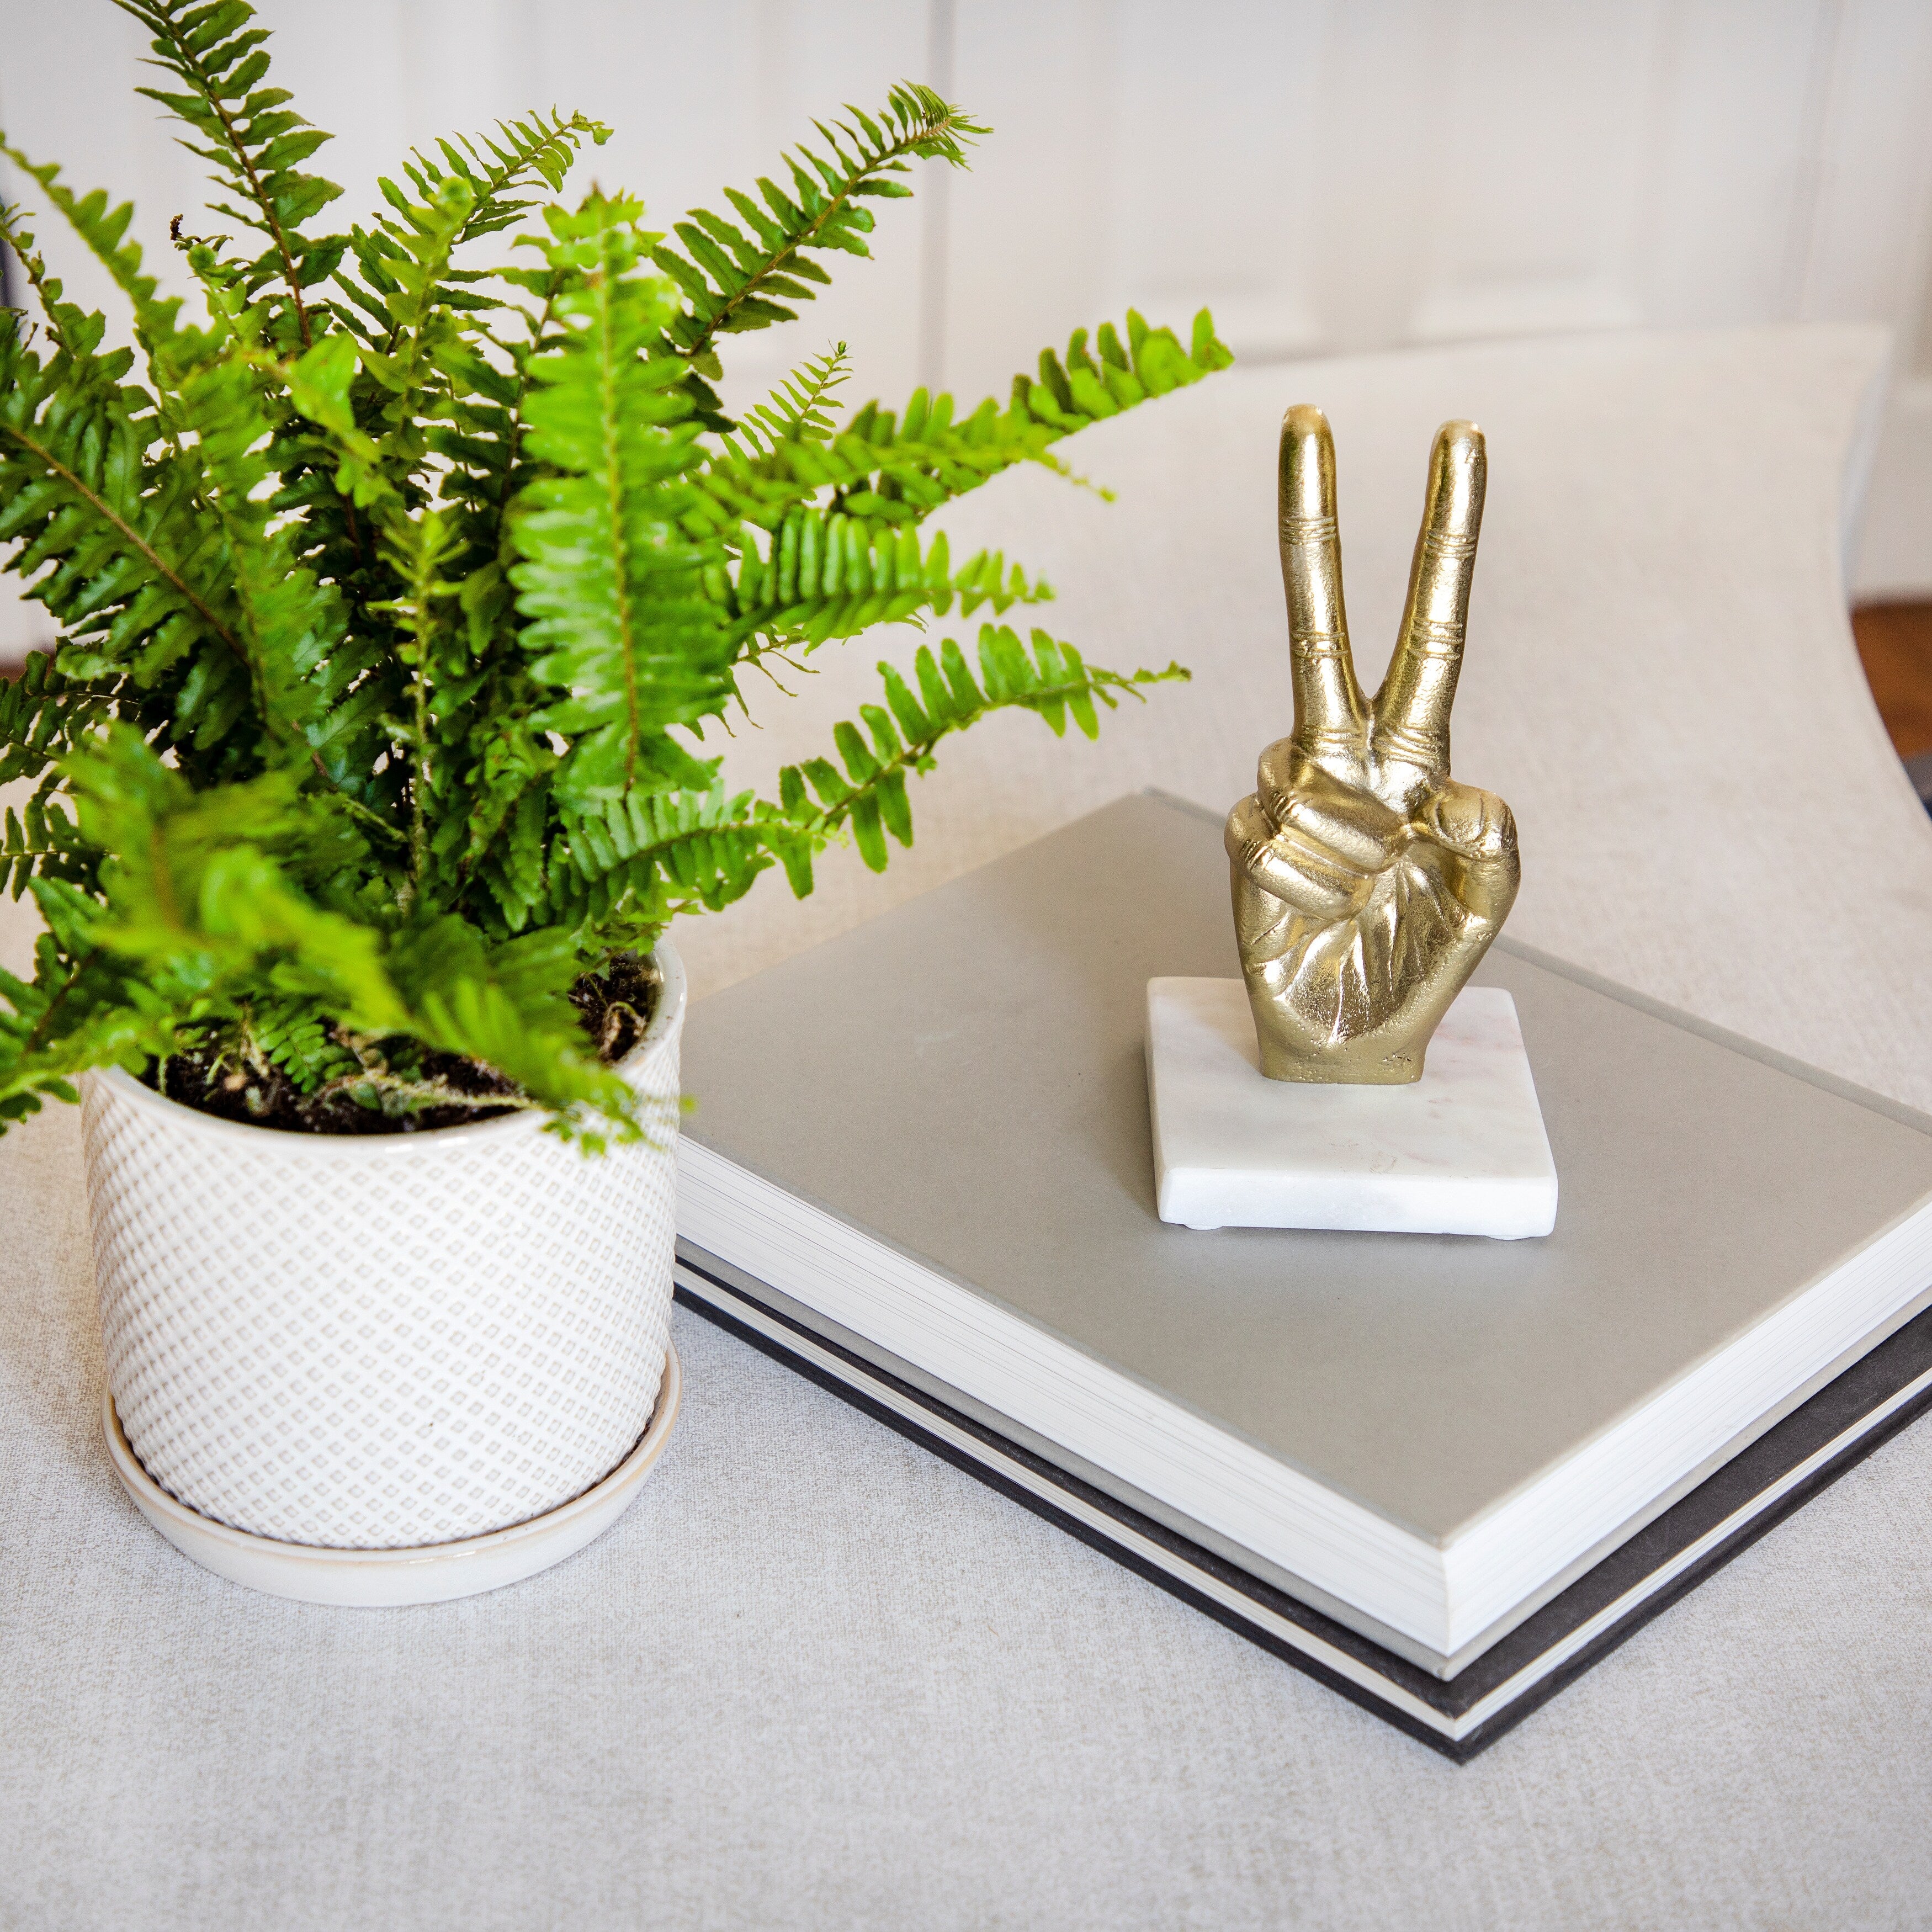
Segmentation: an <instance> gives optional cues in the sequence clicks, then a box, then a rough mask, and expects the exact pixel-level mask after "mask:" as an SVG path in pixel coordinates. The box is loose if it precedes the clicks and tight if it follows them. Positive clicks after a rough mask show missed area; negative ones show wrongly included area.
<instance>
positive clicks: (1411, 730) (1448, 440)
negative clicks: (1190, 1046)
mask: <svg viewBox="0 0 1932 1932" xmlns="http://www.w3.org/2000/svg"><path fill="white" fill-rule="evenodd" d="M1486 467H1487V459H1486V458H1485V455H1484V446H1483V433H1482V431H1481V430H1479V429H1478V428H1477V427H1476V426H1475V424H1474V423H1467V422H1450V423H1445V424H1444V425H1442V428H1441V429H1439V431H1437V432H1436V446H1435V448H1434V449H1433V450H1432V451H1431V452H1430V458H1429V493H1428V497H1427V501H1426V503H1425V505H1424V510H1423V516H1422V533H1421V535H1420V536H1419V537H1418V538H1417V539H1416V544H1415V563H1414V565H1413V566H1412V568H1411V570H1410V572H1409V602H1408V605H1407V607H1406V609H1405V610H1404V611H1403V620H1402V631H1401V634H1400V637H1399V638H1398V639H1397V643H1396V647H1395V655H1394V656H1393V657H1392V658H1391V659H1390V661H1389V668H1388V676H1387V677H1386V678H1385V679H1384V680H1383V682H1382V689H1381V690H1380V691H1377V692H1376V695H1375V699H1374V701H1373V703H1370V702H1369V701H1368V700H1365V699H1364V697H1363V695H1362V689H1361V685H1359V684H1358V683H1357V682H1356V681H1355V664H1354V661H1353V660H1352V658H1351V657H1350V655H1349V622H1348V618H1347V616H1346V614H1345V613H1344V611H1343V604H1342V552H1341V545H1340V542H1339V541H1337V537H1336V533H1335V445H1334V439H1333V438H1332V437H1331V436H1330V434H1329V433H1328V419H1327V418H1326V417H1325V416H1323V415H1322V412H1321V411H1320V410H1318V409H1315V408H1312V407H1310V406H1308V405H1307V404H1298V405H1297V406H1296V407H1295V408H1293V409H1292V410H1289V413H1288V414H1287V416H1286V417H1285V418H1284V419H1283V422H1282V426H1281V496H1280V505H1281V570H1282V576H1283V579H1284V580H1286V584H1287V587H1288V629H1289V652H1290V654H1291V658H1292V664H1293V670H1294V679H1295V729H1294V730H1293V732H1292V733H1291V734H1290V735H1289V736H1288V737H1286V738H1283V739H1280V740H1278V741H1277V742H1276V743H1274V744H1272V745H1270V746H1269V747H1268V749H1267V750H1266V751H1264V752H1263V753H1262V758H1261V766H1260V770H1259V775H1258V777H1257V778H1256V787H1255V790H1254V792H1253V794H1252V795H1251V796H1249V797H1247V798H1244V799H1242V801H1241V803H1240V804H1239V805H1236V806H1235V808H1234V810H1233V811H1232V812H1230V813H1229V814H1228V829H1227V847H1228V856H1229V859H1230V860H1231V861H1232V865H1233V876H1234V895H1235V937H1236V938H1238V941H1240V943H1241V971H1242V973H1243V975H1244V977H1245V978H1246V980H1247V986H1248V1000H1249V1004H1250V1005H1251V1006H1252V1007H1253V1009H1254V1016H1255V1032H1256V1036H1257V1038H1258V1040H1259V1044H1260V1046H1261V1061H1262V1072H1263V1073H1265V1074H1266V1075H1268V1077H1269V1078H1270V1079H1272V1080H1310V1081H1343V1082H1354V1083H1358V1084H1364V1085H1367V1084H1371V1083H1373V1084H1376V1085H1400V1084H1401V1083H1403V1082H1407V1081H1411V1080H1415V1079H1420V1078H1421V1074H1422V1063H1423V1055H1424V1052H1426V1051H1427V1048H1428V1045H1429V1041H1430V1036H1431V1035H1432V1034H1433V1033H1434V1032H1435V1031H1436V1023H1437V1022H1438V1021H1439V1020H1440V1019H1442V1016H1443V1014H1444V1013H1446V1012H1447V1011H1448V1008H1449V1005H1450V1003H1451V1001H1453V1000H1454V998H1455V997H1456V995H1457V994H1458V993H1460V992H1461V991H1462V990H1463V986H1464V985H1465V984H1466V982H1467V981H1468V980H1469V975H1470V974H1472V973H1473V972H1474V971H1475V969H1476V967H1477V965H1478V963H1479V962H1481V959H1482V957H1483V955H1484V953H1487V951H1488V950H1489V947H1490V941H1491V940H1493V939H1494V938H1496V934H1497V933H1498V932H1499V931H1500V930H1501V929H1502V922H1503V921H1504V920H1505V919H1506V918H1507V917H1508V916H1509V909H1510V907H1511V904H1512V903H1514V900H1515V898H1516V889H1517V880H1518V878H1519V877H1520V865H1519V862H1518V860H1517V844H1516V821H1515V820H1514V819H1513V818H1512V817H1511V816H1510V808H1509V807H1508V805H1505V804H1504V802H1502V799H1499V798H1498V797H1496V796H1495V794H1494V793H1491V792H1487V791H1478V790H1476V789H1475V787H1474V786H1473V785H1466V784H1457V782H1456V781H1455V780H1454V779H1453V778H1451V777H1450V775H1449V709H1450V706H1451V704H1452V703H1454V700H1455V696H1456V676H1457V672H1458V671H1459V670H1460V669H1461V668H1462V663H1463V628H1464V625H1465V624H1466V621H1467V619H1468V616H1469V579H1470V577H1471V575H1472V573H1473V571H1474V570H1475V562H1476V538H1477V535H1478V532H1480V530H1481V527H1482V521H1483V487H1484V477H1485V473H1486Z"/></svg>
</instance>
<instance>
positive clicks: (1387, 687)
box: [1373, 422, 1488, 776]
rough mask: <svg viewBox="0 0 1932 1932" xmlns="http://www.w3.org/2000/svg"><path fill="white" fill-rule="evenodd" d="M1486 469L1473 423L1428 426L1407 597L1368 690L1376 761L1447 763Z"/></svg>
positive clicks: (1432, 770) (1432, 768)
mask: <svg viewBox="0 0 1932 1932" xmlns="http://www.w3.org/2000/svg"><path fill="white" fill-rule="evenodd" d="M1487 473H1488V458H1487V454H1486V452H1485V449H1484V443H1483V433H1482V431H1481V430H1479V429H1478V428H1477V427H1476V425H1475V424H1474V423H1472V422H1446V423H1445V424H1444V425H1442V428H1440V429H1439V430H1438V431H1436V445H1435V447H1434V448H1433V449H1432V450H1431V451H1430V457H1429V494H1428V496H1427V500H1426V501H1425V502H1424V506H1423V512H1422V530H1421V535H1418V537H1417V538H1416V540H1415V562H1414V564H1413V565H1412V566H1411V568H1410V571H1409V602H1408V604H1407V607H1406V608H1405V609H1404V610H1403V619H1402V630H1401V632H1400V635H1399V636H1398V637H1397V640H1396V647H1395V655H1394V656H1393V657H1392V658H1390V660H1389V668H1388V676H1387V678H1385V679H1384V680H1383V682H1382V689H1381V690H1380V691H1378V692H1377V693H1376V701H1375V705H1374V715H1375V727H1374V730H1373V746H1374V749H1375V752H1376V757H1377V759H1378V760H1379V762H1381V763H1386V764H1393V765H1407V766H1415V768H1417V769H1418V771H1419V772H1422V773H1424V774H1427V775H1432V776H1433V775H1439V774H1440V773H1442V772H1446V771H1447V770H1448V769H1449V711H1450V707H1451V706H1452V705H1453V704H1454V702H1455V700H1456V679H1457V674H1458V673H1460V671H1461V670H1462V668H1463V634H1464V632H1465V631H1466V629H1467V628H1468V625H1469V582H1470V579H1471V578H1472V577H1473V576H1474V575H1475V568H1476V539H1477V538H1478V535H1481V531H1482V527H1483V490H1484V483H1485V481H1486V479H1487Z"/></svg>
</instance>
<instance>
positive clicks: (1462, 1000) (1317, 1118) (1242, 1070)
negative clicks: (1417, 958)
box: [1148, 980, 1556, 1241]
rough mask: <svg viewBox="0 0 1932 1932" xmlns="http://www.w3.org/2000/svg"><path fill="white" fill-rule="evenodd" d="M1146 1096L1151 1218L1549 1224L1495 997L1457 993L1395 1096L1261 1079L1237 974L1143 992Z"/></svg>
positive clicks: (1489, 1231)
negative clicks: (1156, 1213) (1150, 1129)
mask: <svg viewBox="0 0 1932 1932" xmlns="http://www.w3.org/2000/svg"><path fill="white" fill-rule="evenodd" d="M1148 1097H1149V1100H1150V1102H1151V1106H1152V1108H1153V1113H1154V1179H1155V1187H1156V1191H1157V1196H1158V1199H1159V1203H1160V1218H1161V1219H1162V1220H1163V1221H1174V1222H1178V1223H1181V1224H1182V1225H1183V1226H1187V1227H1190V1228H1352V1229H1381V1230H1383V1231H1385V1232H1391V1233H1396V1234H1415V1235H1493V1236H1495V1237H1496V1238H1498V1239H1499V1240H1502V1241H1515V1240H1518V1239H1520V1238H1522V1237H1523V1236H1524V1235H1547V1234H1548V1233H1549V1232H1550V1229H1552V1228H1553V1227H1554V1226H1556V1163H1555V1162H1554V1161H1553V1160H1552V1159H1551V1158H1550V1141H1549V1137H1548V1136H1547V1135H1546V1134H1545V1133H1544V1130H1543V1109H1541V1107H1540V1106H1538V1104H1537V1099H1536V1087H1535V1082H1533V1081H1532V1079H1531V1078H1530V1073H1529V1055H1527V1054H1526V1052H1524V1051H1523V1031H1522V1029H1521V1028H1520V1027H1519V1026H1518V1025H1517V1017H1516V1002H1515V1001H1514V1000H1513V999H1511V998H1510V996H1509V995H1508V993H1506V992H1504V991H1503V990H1502V989H1501V988H1500V987H1496V986H1466V987H1465V988H1464V989H1463V992H1462V993H1461V994H1460V996H1459V997H1458V998H1457V1001H1456V1003H1455V1004H1454V1006H1452V1007H1451V1008H1450V1009H1449V1010H1448V1013H1445V1015H1444V1016H1443V1018H1442V1024H1441V1025H1439V1027H1438V1028H1436V1035H1435V1037H1434V1038H1433V1040H1431V1041H1430V1043H1429V1054H1428V1059H1427V1064H1426V1066H1425V1068H1424V1073H1423V1076H1422V1078H1421V1079H1420V1080H1418V1081H1417V1082H1415V1083H1414V1085H1411V1086H1407V1087H1349V1086H1327V1085H1301V1084H1300V1083H1298V1082H1292V1081H1286V1080H1270V1079H1268V1078H1267V1077H1266V1076H1265V1075H1264V1074H1263V1073H1262V1070H1261V1056H1260V1054H1259V1051H1258V1049H1256V1045H1255V1028H1254V1020H1253V1016H1252V1015H1251V1014H1250V1012H1249V1010H1248V995H1247V988H1246V987H1245V986H1243V984H1242V983H1241V981H1240V980H1149V981H1148Z"/></svg>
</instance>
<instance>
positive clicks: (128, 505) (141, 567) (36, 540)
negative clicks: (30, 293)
mask: <svg viewBox="0 0 1932 1932" xmlns="http://www.w3.org/2000/svg"><path fill="white" fill-rule="evenodd" d="M146 409H147V402H146V398H145V397H143V396H142V395H140V394H139V392H132V397H131V399H130V395H128V394H127V392H120V393H116V394H109V395H102V394H101V393H100V392H99V391H98V390H95V389H80V390H76V389H65V388H63V386H62V385H61V383H59V381H58V372H57V371H55V370H53V369H52V368H43V366H42V365H40V362H39V361H38V360H37V358H35V357H34V355H33V354H32V353H31V351H30V350H26V349H25V348H23V347H22V346H21V345H20V344H19V343H18V342H17V341H0V544H5V543H7V542H16V543H18V544H20V546H21V547H20V549H19V550H17V552H16V553H15V554H14V556H13V559H12V568H13V569H14V570H15V571H18V572H19V573H20V574H21V575H23V577H33V578H34V581H33V583H32V585H31V591H30V594H31V595H32V596H33V597H34V598H36V599H37V601H39V602H40V603H41V604H43V605H44V606H45V607H46V610H47V611H48V612H49V615H50V616H52V618H53V619H54V620H55V622H56V623H57V624H58V625H60V626H61V627H62V628H63V629H64V630H65V631H66V633H67V634H68V638H69V640H71V641H70V642H69V643H68V646H67V647H66V649H65V652H64V653H63V657H64V661H63V663H62V670H63V671H64V672H65V673H69V674H71V675H72V676H79V677H81V678H83V679H98V678H101V677H103V676H117V675H119V674H121V673H127V674H128V675H130V676H133V678H134V679H135V680H136V682H137V683H139V684H141V685H154V683H156V682H157V681H158V680H160V679H161V678H163V676H164V675H167V674H169V673H175V672H176V668H177V667H180V672H179V674H180V675H181V677H182V678H183V679H184V681H183V682H181V684H180V685H179V696H178V721H179V724H180V726H181V734H182V736H183V737H184V738H185V739H193V738H199V739H201V741H202V742H203V744H204V745H211V744H214V742H217V741H218V740H219V739H221V738H222V737H223V736H225V735H226V732H227V731H228V730H229V727H231V726H232V725H233V724H234V723H235V721H236V719H237V718H239V716H240V715H241V713H242V709H243V708H244V707H245V705H246V704H247V703H248V694H249V688H250V650H249V646H248V642H247V640H246V638H245V625H244V622H243V617H242V612H241V610H240V609H239V607H238V606H237V604H236V597H235V593H234V589H233V571H232V569H231V568H230V559H229V555H228V553H227V550H226V546H225V544H224V543H223V538H222V533H221V531H220V526H218V525H217V524H214V523H212V521H211V519H210V518H209V517H208V516H207V514H205V511H204V510H203V508H202V506H201V505H200V504H199V502H198V501H197V500H196V484H197V481H198V478H199V468H198V458H197V459H196V460H187V459H182V458H174V457H172V455H170V456H167V457H165V458H163V460H160V461H159V462H157V463H148V461H147V460H146V449H147V446H148V440H149V437H150V436H151V434H153V421H152V418H151V416H149V415H147V414H145V410H146ZM217 441H218V439H217ZM47 566H52V567H51V568H48V567H47ZM36 573H39V574H36Z"/></svg>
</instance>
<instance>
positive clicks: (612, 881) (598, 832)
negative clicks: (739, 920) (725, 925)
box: [544, 785, 772, 944]
mask: <svg viewBox="0 0 1932 1932" xmlns="http://www.w3.org/2000/svg"><path fill="white" fill-rule="evenodd" d="M770 816H771V814H770V811H769V808H764V809H763V810H761V809H760V808H759V806H758V805H757V804H756V803H755V802H754V800H753V798H752V796H751V793H749V792H741V793H738V794H737V795H736V796H726V794H725V793H724V790H722V789H721V787H717V786H715V785H713V786H711V787H707V788H703V789H694V790H688V791H681V792H673V793H662V794H659V795H658V796H654V797H643V796H635V795H634V796H631V797H628V798H625V799H618V800H614V801H613V802H610V803H608V804H605V805H601V806H597V807H592V808H589V809H586V810H583V811H573V810H570V809H568V808H566V809H565V810H564V811H562V812H561V813H560V814H559V836H558V838H557V839H556V843H555V844H553V847H552V848H551V852H550V862H549V892H548V896H547V901H546V902H545V904H544V913H546V915H547V916H548V917H550V918H551V919H556V920H558V921H559V922H562V923H563V924H565V925H570V924H572V923H575V922H586V923H591V924H594V925H595V926H598V928H600V929H604V930H607V931H610V932H619V933H623V934H626V935H631V936H633V937H634V938H635V939H637V940H638V941H642V942H643V943H645V944H648V943H649V940H650V938H652V936H653V935H655V934H656V933H657V932H661V930H662V929H664V926H666V925H667V924H668V923H669V922H670V919H672V918H673V916H675V915H676V913H679V912H681V911H685V910H697V909H698V908H700V907H701V908H703V910H706V911H709V912H715V911H718V910H721V908H722V907H724V906H727V905H728V904H730V903H731V902H732V901H733V900H735V899H739V898H742V897H743V896H744V895H745V893H746V892H748V891H749V890H750V889H751V884H752V882H753V881H754V880H755V879H756V878H757V876H758V874H760V872H762V871H765V870H766V868H768V867H769V865H770V864H771V862H772V859H771V856H770V853H769V850H768V846H769V836H768V829H769V819H770Z"/></svg>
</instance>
